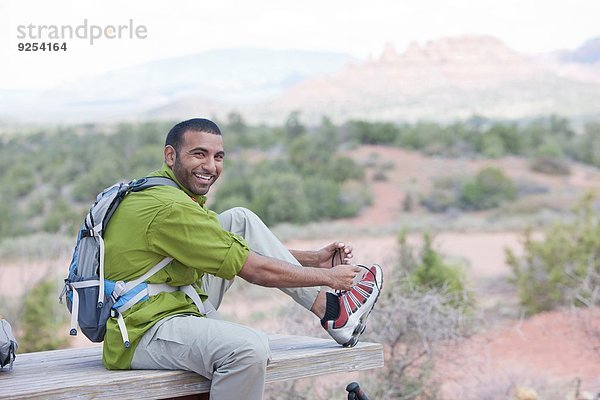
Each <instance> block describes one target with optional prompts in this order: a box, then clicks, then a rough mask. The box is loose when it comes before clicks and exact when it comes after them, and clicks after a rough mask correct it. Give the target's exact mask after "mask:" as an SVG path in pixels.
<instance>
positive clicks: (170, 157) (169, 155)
mask: <svg viewBox="0 0 600 400" xmlns="http://www.w3.org/2000/svg"><path fill="white" fill-rule="evenodd" d="M164 154H165V163H167V165H168V166H169V167H171V168H172V167H173V165H175V160H176V159H177V152H176V151H175V148H174V147H173V146H171V145H170V144H168V145H166V146H165V150H164Z"/></svg>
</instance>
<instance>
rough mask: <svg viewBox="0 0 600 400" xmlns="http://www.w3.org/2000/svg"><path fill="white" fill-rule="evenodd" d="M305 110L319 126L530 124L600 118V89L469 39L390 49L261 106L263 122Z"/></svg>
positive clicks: (496, 44)
mask: <svg viewBox="0 0 600 400" xmlns="http://www.w3.org/2000/svg"><path fill="white" fill-rule="evenodd" d="M295 109H298V110H302V111H303V115H305V116H306V118H308V119H313V120H318V119H319V118H320V116H321V115H322V114H324V110H326V112H327V114H328V115H330V116H332V117H333V118H334V119H336V120H344V119H348V118H363V119H370V120H379V119H382V120H408V121H414V120H418V119H434V120H452V119H456V118H467V117H469V116H471V115H474V114H478V115H484V116H487V117H492V118H523V117H531V116H538V115H544V114H551V113H557V114H562V115H565V116H570V117H576V118H577V117H584V118H585V117H590V116H593V115H597V113H598V112H600V85H596V84H589V83H582V82H579V81H575V80H573V79H568V78H563V77H560V76H558V75H556V74H555V73H554V72H553V71H551V70H549V69H545V68H543V67H542V66H540V65H539V64H536V63H534V62H532V61H531V60H529V59H528V58H527V57H526V56H524V55H521V54H519V53H517V52H515V51H513V50H511V49H509V48H508V47H507V46H505V45H504V44H503V43H502V42H500V41H499V40H497V39H495V38H492V37H482V36H462V37H453V38H445V39H441V40H438V41H434V42H429V43H427V44H426V45H424V46H420V45H418V44H412V45H411V46H409V48H408V49H407V50H406V51H405V52H404V53H402V54H398V53H397V52H396V51H395V49H393V48H392V47H390V46H388V48H387V49H386V50H385V52H384V53H383V54H382V56H381V57H380V58H379V59H377V60H370V61H367V62H364V63H360V64H355V65H351V66H348V67H346V68H345V69H343V70H341V71H339V72H337V73H335V74H330V75H326V76H320V77H316V78H313V79H310V80H307V81H304V82H301V83H299V84H298V85H296V86H295V87H294V88H292V89H290V90H289V91H287V92H286V93H284V94H282V95H281V96H280V97H278V98H276V99H274V100H273V101H271V102H269V103H268V105H266V106H265V107H262V108H257V109H256V110H255V112H256V113H259V116H260V118H261V119H266V120H269V119H271V118H273V119H275V118H277V117H278V116H280V115H282V114H285V113H287V112H289V111H291V110H295Z"/></svg>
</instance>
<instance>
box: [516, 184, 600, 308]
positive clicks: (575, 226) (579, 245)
mask: <svg viewBox="0 0 600 400" xmlns="http://www.w3.org/2000/svg"><path fill="white" fill-rule="evenodd" d="M574 212H575V219H574V220H573V221H572V222H566V223H559V224H556V225H555V226H553V227H551V228H549V229H547V230H546V231H545V232H544V239H543V240H534V238H533V234H532V233H531V232H530V231H527V232H525V235H524V255H523V256H522V257H517V256H516V254H515V253H514V252H513V251H512V250H510V249H507V250H506V255H507V263H508V264H509V265H510V267H511V270H512V273H513V277H512V278H511V282H512V283H513V284H514V285H515V286H516V288H517V291H518V295H519V300H520V303H521V305H522V306H523V308H524V310H525V312H526V313H527V314H528V315H532V314H535V313H539V312H542V311H548V310H552V309H555V308H557V307H560V306H569V305H599V304H600V295H599V292H600V215H599V214H598V211H597V210H595V209H594V197H593V196H592V195H591V194H588V195H586V196H585V197H584V198H583V199H582V200H581V201H580V203H579V205H578V206H577V207H576V208H575V210H574Z"/></svg>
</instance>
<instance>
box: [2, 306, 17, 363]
mask: <svg viewBox="0 0 600 400" xmlns="http://www.w3.org/2000/svg"><path fill="white" fill-rule="evenodd" d="M18 347H19V345H18V344H17V340H16V339H15V337H14V335H13V333H12V328H11V327H10V324H9V323H8V321H7V320H5V319H2V318H1V317H0V368H4V366H5V365H8V370H9V371H10V370H11V369H12V366H13V362H14V361H15V358H16V357H17V356H16V352H17V348H18Z"/></svg>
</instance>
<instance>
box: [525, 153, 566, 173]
mask: <svg viewBox="0 0 600 400" xmlns="http://www.w3.org/2000/svg"><path fill="white" fill-rule="evenodd" d="M530 168H531V170H532V171H535V172H539V173H541V174H546V175H569V174H570V173H571V168H570V167H569V163H568V162H567V161H566V160H564V159H562V158H556V157H537V158H535V159H534V160H533V161H532V162H531V166H530Z"/></svg>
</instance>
